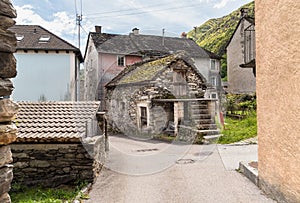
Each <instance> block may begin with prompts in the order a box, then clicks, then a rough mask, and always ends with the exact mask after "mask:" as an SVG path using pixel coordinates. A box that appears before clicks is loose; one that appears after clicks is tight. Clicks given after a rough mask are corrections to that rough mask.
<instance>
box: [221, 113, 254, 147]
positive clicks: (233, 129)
mask: <svg viewBox="0 0 300 203" xmlns="http://www.w3.org/2000/svg"><path fill="white" fill-rule="evenodd" d="M222 134H223V136H222V137H220V138H219V140H218V143H220V144H230V143H234V142H238V141H241V140H244V139H248V138H252V137H255V136H256V135H257V118H256V112H251V113H250V114H249V115H248V116H247V117H246V118H244V119H241V120H237V119H232V118H226V128H225V129H223V130H222Z"/></svg>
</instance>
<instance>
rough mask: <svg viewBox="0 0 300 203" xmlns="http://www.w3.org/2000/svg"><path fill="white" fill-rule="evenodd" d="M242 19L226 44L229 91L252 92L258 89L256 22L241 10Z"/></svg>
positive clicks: (234, 92)
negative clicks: (256, 74) (256, 73)
mask: <svg viewBox="0 0 300 203" xmlns="http://www.w3.org/2000/svg"><path fill="white" fill-rule="evenodd" d="M241 15H242V16H241V19H240V21H239V22H238V24H237V26H236V29H235V31H234V33H233V35H232V37H231V38H230V40H229V42H228V43H227V46H226V52H227V78H228V87H227V89H226V91H227V92H229V93H233V94H252V93H255V90H256V79H255V70H256V69H255V22H254V19H253V18H251V17H249V16H248V15H247V10H245V9H242V10H241Z"/></svg>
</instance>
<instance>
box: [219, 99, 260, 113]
mask: <svg viewBox="0 0 300 203" xmlns="http://www.w3.org/2000/svg"><path fill="white" fill-rule="evenodd" d="M225 107H226V110H227V114H245V113H249V112H251V111H253V110H256V95H255V94H253V95H250V94H228V95H226V103H225Z"/></svg>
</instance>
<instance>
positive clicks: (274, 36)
mask: <svg viewBox="0 0 300 203" xmlns="http://www.w3.org/2000/svg"><path fill="white" fill-rule="evenodd" d="M255 9H256V10H255V14H256V24H255V25H256V31H257V35H256V45H257V46H256V48H257V51H256V54H257V55H256V66H257V124H258V184H259V186H260V187H261V188H262V189H263V190H264V191H265V192H266V193H267V194H268V195H270V196H272V197H273V198H274V199H276V200H277V201H278V202H283V203H296V202H300V173H299V168H300V137H299V132H300V122H299V113H300V103H299V100H300V91H299V89H300V82H299V81H300V71H299V68H300V67H299V64H300V52H299V47H300V38H299V30H300V23H299V22H300V21H299V19H300V2H299V1H294V0H278V1H263V0H256V1H255Z"/></svg>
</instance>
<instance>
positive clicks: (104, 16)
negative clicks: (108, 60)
mask: <svg viewBox="0 0 300 203" xmlns="http://www.w3.org/2000/svg"><path fill="white" fill-rule="evenodd" d="M198 6H201V5H200V4H190V5H189V6H181V7H171V8H164V9H157V10H148V11H140V12H132V13H125V14H120V15H103V16H101V14H98V16H95V17H87V19H92V18H106V17H121V16H128V15H140V14H144V13H151V12H160V11H167V10H178V9H183V8H191V7H198Z"/></svg>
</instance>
